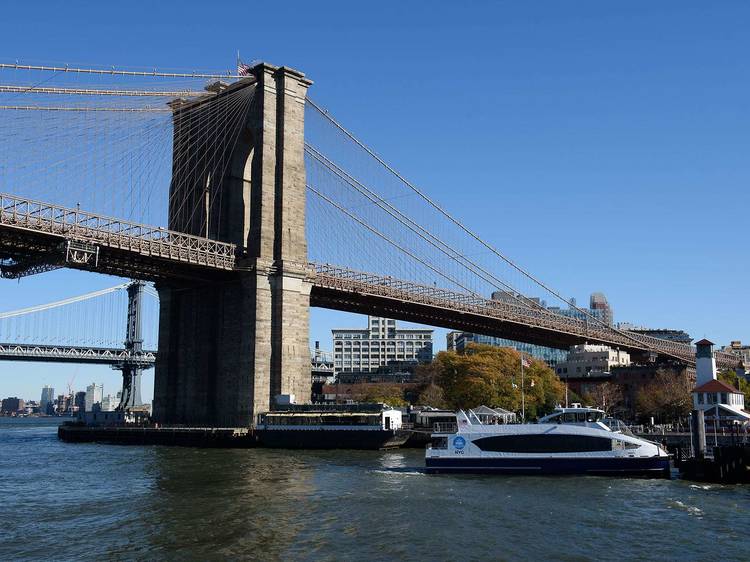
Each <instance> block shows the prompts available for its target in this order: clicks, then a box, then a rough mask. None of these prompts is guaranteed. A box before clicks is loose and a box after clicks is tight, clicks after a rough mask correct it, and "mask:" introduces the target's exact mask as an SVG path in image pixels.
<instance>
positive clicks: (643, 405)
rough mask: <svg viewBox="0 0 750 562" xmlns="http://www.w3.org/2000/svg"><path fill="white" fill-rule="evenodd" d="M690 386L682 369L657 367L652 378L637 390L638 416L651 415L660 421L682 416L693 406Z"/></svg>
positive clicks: (691, 386)
mask: <svg viewBox="0 0 750 562" xmlns="http://www.w3.org/2000/svg"><path fill="white" fill-rule="evenodd" d="M692 388H693V385H692V383H691V381H690V379H688V377H687V373H685V372H684V371H682V372H677V371H673V370H667V369H659V370H658V371H656V375H655V376H654V380H653V381H651V382H650V383H649V384H647V385H646V386H644V387H643V388H642V389H641V390H640V391H639V392H638V396H637V398H636V409H637V413H638V416H639V417H641V418H646V417H650V416H653V417H654V418H656V419H657V420H659V421H661V422H670V421H678V420H679V419H680V418H684V417H685V416H687V415H688V414H689V413H690V410H692V408H693V396H692V394H691V391H692Z"/></svg>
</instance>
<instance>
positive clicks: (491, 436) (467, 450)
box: [425, 405, 670, 477]
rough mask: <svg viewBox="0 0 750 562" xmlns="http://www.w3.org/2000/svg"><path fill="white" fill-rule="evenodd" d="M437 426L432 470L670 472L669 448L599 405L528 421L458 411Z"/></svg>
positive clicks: (430, 452)
mask: <svg viewBox="0 0 750 562" xmlns="http://www.w3.org/2000/svg"><path fill="white" fill-rule="evenodd" d="M456 421H457V424H456V425H453V426H452V427H441V426H440V425H438V427H436V431H435V432H433V434H432V443H431V444H430V445H428V447H427V450H426V453H425V464H426V470H427V472H428V473H444V472H473V473H502V474H598V475H607V476H619V475H627V476H651V477H668V476H669V473H670V468H669V457H668V455H667V452H666V451H665V450H664V449H663V448H662V447H661V446H660V445H658V444H656V443H653V442H651V441H647V440H645V439H640V438H638V437H635V436H634V435H633V434H632V433H630V431H629V430H628V429H627V427H625V426H624V424H622V423H621V422H619V421H618V420H614V419H611V418H606V417H605V413H604V412H603V411H602V410H598V409H595V408H582V407H580V406H577V405H576V407H572V408H556V409H555V411H554V412H553V413H551V414H550V415H548V416H545V417H543V418H541V419H540V420H539V421H538V422H537V423H529V424H501V425H496V424H484V423H482V422H481V421H480V420H479V418H478V417H477V416H476V415H475V414H474V413H473V412H472V411H471V410H469V411H468V412H464V411H459V412H458V413H457V414H456Z"/></svg>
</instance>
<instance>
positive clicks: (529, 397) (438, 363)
mask: <svg viewBox="0 0 750 562" xmlns="http://www.w3.org/2000/svg"><path fill="white" fill-rule="evenodd" d="M434 369H435V372H436V381H437V384H438V385H439V386H440V387H441V388H442V389H443V397H444V399H445V402H446V403H447V404H448V405H449V406H450V407H452V408H456V409H458V408H474V407H476V406H480V405H482V404H486V405H488V406H498V407H501V408H504V409H506V410H510V411H512V412H520V411H521V356H520V354H519V353H518V352H517V351H516V350H514V349H511V348H507V347H494V346H489V345H478V344H469V345H468V346H467V347H466V349H465V351H464V353H457V352H454V351H442V352H440V353H438V355H437V357H436V358H435V361H434ZM523 379H524V390H525V402H526V417H527V418H529V419H530V418H534V417H537V416H540V415H543V414H545V413H547V412H549V411H551V410H552V409H553V408H554V407H555V406H556V405H557V404H559V403H560V400H561V399H562V397H563V395H564V393H565V388H564V386H563V384H562V382H560V379H559V378H558V377H557V375H555V373H554V372H553V371H552V369H550V368H549V367H548V366H547V365H546V364H545V363H544V362H542V361H538V360H532V361H531V362H530V365H529V366H528V367H525V368H524V377H523Z"/></svg>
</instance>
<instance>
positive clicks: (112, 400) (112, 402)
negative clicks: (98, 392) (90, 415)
mask: <svg viewBox="0 0 750 562" xmlns="http://www.w3.org/2000/svg"><path fill="white" fill-rule="evenodd" d="M120 395H121V393H119V392H118V393H117V395H116V396H112V395H111V394H107V395H106V396H105V397H103V398H102V402H101V411H102V412H114V411H115V410H116V409H117V406H119V405H120Z"/></svg>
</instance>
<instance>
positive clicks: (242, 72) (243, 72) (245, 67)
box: [237, 61, 253, 76]
mask: <svg viewBox="0 0 750 562" xmlns="http://www.w3.org/2000/svg"><path fill="white" fill-rule="evenodd" d="M252 68H253V67H252V66H250V65H249V64H245V63H244V62H240V61H237V76H250V70H251V69H252Z"/></svg>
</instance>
